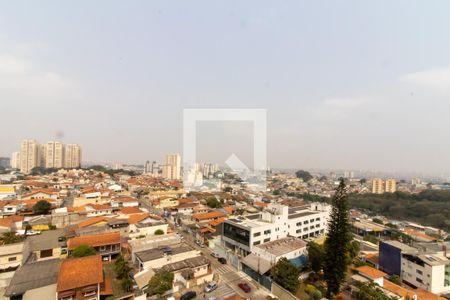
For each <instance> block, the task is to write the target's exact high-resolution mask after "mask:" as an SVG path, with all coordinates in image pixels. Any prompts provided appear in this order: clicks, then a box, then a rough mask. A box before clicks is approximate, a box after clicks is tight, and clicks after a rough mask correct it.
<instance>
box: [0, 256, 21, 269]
mask: <svg viewBox="0 0 450 300" xmlns="http://www.w3.org/2000/svg"><path fill="white" fill-rule="evenodd" d="M22 258H23V255H22V253H11V254H6V255H2V256H0V269H3V270H4V269H8V268H15V267H18V266H20V265H21V263H22Z"/></svg>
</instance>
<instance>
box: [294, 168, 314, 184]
mask: <svg viewBox="0 0 450 300" xmlns="http://www.w3.org/2000/svg"><path fill="white" fill-rule="evenodd" d="M295 176H297V178H300V179H302V180H303V181H304V182H308V181H310V180H311V179H312V178H313V176H312V175H311V174H310V173H309V172H308V171H304V170H298V171H297V172H295Z"/></svg>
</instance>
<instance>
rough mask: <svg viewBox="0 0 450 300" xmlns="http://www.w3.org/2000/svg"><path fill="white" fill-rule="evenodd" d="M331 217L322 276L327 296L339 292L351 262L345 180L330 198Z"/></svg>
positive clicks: (350, 236)
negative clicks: (325, 283) (325, 284)
mask: <svg viewBox="0 0 450 300" xmlns="http://www.w3.org/2000/svg"><path fill="white" fill-rule="evenodd" d="M330 217H331V219H330V221H329V223H328V234H327V238H326V240H325V259H324V265H323V271H324V278H325V281H326V282H327V298H329V299H332V297H333V296H334V295H337V294H338V293H339V290H340V288H341V285H342V284H343V283H344V280H345V276H346V274H347V268H348V266H349V264H350V263H351V256H350V247H351V241H352V235H351V232H350V223H349V219H348V200H347V188H346V186H345V182H344V180H343V179H341V182H340V184H339V186H338V188H337V189H336V193H335V194H334V196H333V199H332V211H331V216H330Z"/></svg>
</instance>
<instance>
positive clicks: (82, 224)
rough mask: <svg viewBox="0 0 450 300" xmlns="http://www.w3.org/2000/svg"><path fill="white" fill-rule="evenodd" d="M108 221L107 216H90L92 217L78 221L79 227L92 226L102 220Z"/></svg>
mask: <svg viewBox="0 0 450 300" xmlns="http://www.w3.org/2000/svg"><path fill="white" fill-rule="evenodd" d="M107 221H108V218H106V217H94V218H90V219H87V220H84V221H82V222H80V223H78V227H79V228H83V227H88V226H91V225H94V224H97V223H100V222H107Z"/></svg>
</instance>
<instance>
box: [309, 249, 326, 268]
mask: <svg viewBox="0 0 450 300" xmlns="http://www.w3.org/2000/svg"><path fill="white" fill-rule="evenodd" d="M324 256H325V250H324V248H323V246H322V245H319V244H317V243H315V242H309V243H308V261H309V265H310V266H311V269H312V270H313V271H314V272H316V273H319V272H320V271H322V266H323V259H324Z"/></svg>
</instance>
